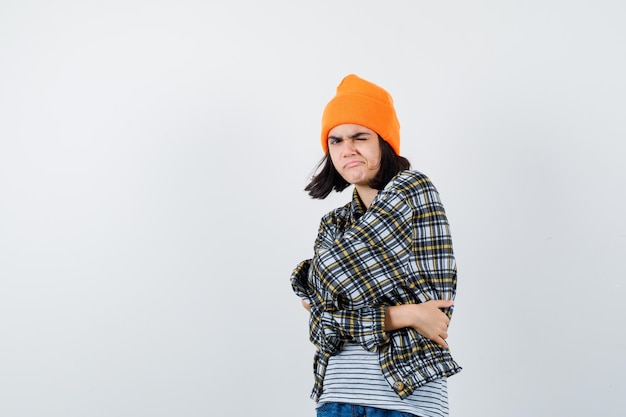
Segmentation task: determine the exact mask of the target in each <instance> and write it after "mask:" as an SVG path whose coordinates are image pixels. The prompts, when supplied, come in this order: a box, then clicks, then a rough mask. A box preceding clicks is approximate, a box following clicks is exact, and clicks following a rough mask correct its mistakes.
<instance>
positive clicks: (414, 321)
mask: <svg viewBox="0 0 626 417" xmlns="http://www.w3.org/2000/svg"><path fill="white" fill-rule="evenodd" d="M453 304H454V301H452V300H430V301H426V302H425V303H420V304H402V305H398V306H390V307H387V309H386V310H385V331H386V332H391V331H393V330H398V329H402V328H405V327H411V328H413V329H415V330H416V331H417V332H418V333H419V334H421V335H422V336H424V337H426V338H428V339H430V340H432V341H433V342H435V343H437V344H438V345H439V346H441V347H444V348H447V347H448V344H447V343H446V339H447V338H448V325H449V324H450V319H449V318H448V316H447V315H446V314H445V313H444V312H443V311H441V309H442V308H448V307H451V306H452V305H453ZM302 306H303V307H304V308H306V309H307V310H309V311H310V310H311V306H310V305H309V303H307V302H306V301H304V300H302Z"/></svg>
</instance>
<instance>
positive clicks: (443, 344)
mask: <svg viewBox="0 0 626 417" xmlns="http://www.w3.org/2000/svg"><path fill="white" fill-rule="evenodd" d="M434 342H435V343H437V344H438V345H439V346H441V347H442V348H448V342H446V341H445V340H444V339H443V338H441V337H437V338H435V340H434Z"/></svg>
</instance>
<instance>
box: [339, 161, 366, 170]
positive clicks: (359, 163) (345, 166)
mask: <svg viewBox="0 0 626 417" xmlns="http://www.w3.org/2000/svg"><path fill="white" fill-rule="evenodd" d="M362 163H363V161H350V162H348V163H346V164H345V165H344V166H343V167H344V169H345V168H353V167H355V166H357V165H361V164H362Z"/></svg>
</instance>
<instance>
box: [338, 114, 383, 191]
mask: <svg viewBox="0 0 626 417" xmlns="http://www.w3.org/2000/svg"><path fill="white" fill-rule="evenodd" d="M328 152H329V154H330V159H331V161H332V163H333V165H334V166H335V169H336V170H337V172H339V174H340V175H341V176H342V177H343V179H345V180H346V181H348V182H349V183H350V184H354V185H355V186H362V187H369V186H368V184H369V182H370V180H372V179H373V178H374V177H375V176H376V174H377V173H378V170H379V169H380V143H379V142H378V134H376V132H374V131H373V130H371V129H368V128H367V127H365V126H361V125H355V124H344V125H339V126H335V127H334V128H332V129H331V130H330V132H328Z"/></svg>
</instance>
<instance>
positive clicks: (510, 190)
mask: <svg viewBox="0 0 626 417" xmlns="http://www.w3.org/2000/svg"><path fill="white" fill-rule="evenodd" d="M625 21H626V6H625V5H624V2H623V1H622V0H614V1H609V0H596V1H577V0H571V1H565V0H563V1H558V0H527V1H521V0H520V1H497V0H491V1H488V0H482V1H453V0H451V1H417V0H413V1H408V0H403V1H384V2H383V1H380V0H376V1H339V0H336V1H315V2H313V1H309V2H306V3H304V2H297V1H287V0H285V1H276V0H266V1H252V0H249V1H229V2H226V1H221V2H217V1H199V0H198V1H191V0H177V1H166V0H162V1H147V0H124V1H121V0H118V1H72V0H67V1H28V0H22V1H18V0H2V1H1V2H0V415H1V416H3V417H31V416H37V417H46V416H59V417H61V416H62V417H74V416H81V417H82V416H89V417H99V416H155V417H156V416H246V415H258V416H270V415H271V416H285V417H287V416H313V415H314V403H313V402H312V401H311V400H310V399H309V398H308V396H309V392H310V389H311V387H312V382H313V379H312V372H311V369H312V355H313V347H312V345H310V343H309V342H308V340H307V337H308V333H307V315H306V312H305V311H304V310H303V309H302V308H301V306H300V304H299V301H298V299H297V298H296V297H295V295H293V293H292V292H291V288H290V285H289V275H290V273H291V269H292V268H293V267H294V266H295V265H296V264H297V263H298V262H299V261H300V260H301V259H304V258H307V257H310V255H311V252H312V243H313V240H314V238H315V233H316V231H317V225H318V221H319V218H320V216H321V215H322V214H323V213H324V212H326V211H327V210H329V209H331V208H333V207H335V206H338V205H340V204H343V203H344V202H345V201H347V199H349V198H350V193H349V192H344V193H343V194H339V195H334V196H332V197H331V198H329V199H327V200H326V201H316V200H311V199H309V198H308V196H307V195H306V194H305V193H304V192H303V190H302V189H303V187H304V186H305V185H306V183H307V180H308V178H309V176H310V175H311V173H312V170H313V168H314V167H315V164H316V163H317V162H318V160H319V159H320V158H321V156H322V153H321V148H320V145H319V122H320V116H321V112H322V109H323V107H324V105H325V104H326V102H327V101H328V100H329V99H330V98H331V97H332V96H333V95H334V92H335V87H336V85H337V84H338V83H339V81H340V80H341V78H342V77H343V76H345V75H346V74H348V73H356V74H358V75H360V76H362V77H364V78H366V79H369V80H371V81H374V82H376V83H378V84H380V85H382V86H383V87H385V88H386V89H387V90H388V91H389V92H391V94H392V95H393V97H394V99H395V102H396V107H397V112H398V116H399V118H400V122H401V124H402V130H401V135H402V154H403V155H404V156H406V157H407V158H409V160H410V161H411V162H412V163H413V167H414V168H415V169H418V170H420V171H422V172H424V173H426V174H427V175H429V176H430V177H431V179H432V180H433V182H434V183H435V185H436V186H437V187H438V189H439V191H440V193H441V196H442V199H443V201H444V205H445V206H446V209H447V211H448V215H449V220H450V222H451V226H452V232H453V238H454V242H455V251H456V254H457V260H458V267H459V286H458V298H457V303H456V310H455V317H454V320H453V322H452V326H451V329H450V330H451V337H450V340H449V341H450V344H451V346H452V351H453V354H454V355H455V357H456V359H457V360H458V362H459V363H460V364H461V365H462V366H463V367H464V370H463V372H462V373H461V374H459V375H457V376H454V377H452V378H451V379H450V380H449V394H450V415H451V416H452V417H465V416H477V417H478V416H481V417H485V416H487V417H491V416H494V417H495V416H498V417H499V416H520V417H521V416H546V417H548V416H550V417H552V416H564V417H565V416H567V417H583V416H585V417H586V416H590V415H593V416H603V417H609V416H622V415H624V412H625V407H626V400H625V398H624V393H625V392H626V382H625V381H626V380H625V379H624V375H625V373H626V336H625V331H624V323H623V319H624V318H625V317H626V308H625V307H624V299H625V298H626V290H625V287H624V282H623V281H624V278H625V277H626V268H625V266H624V255H625V254H626V220H625V219H624V213H625V211H626V197H625V191H624V190H625V183H626V169H625V167H624V159H625V156H626V152H625V149H626V145H625V140H626V123H625V120H626V77H625V74H626V52H625V51H626V29H625V26H626V25H625V24H624V22H625Z"/></svg>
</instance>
